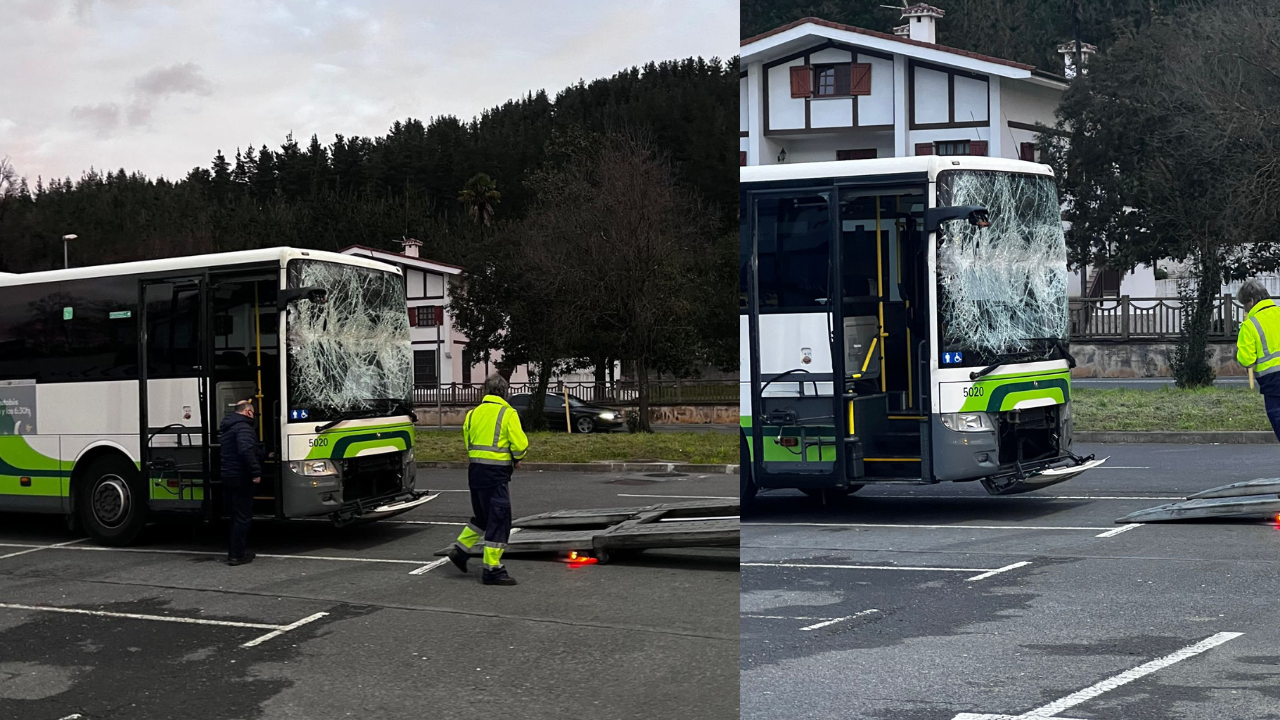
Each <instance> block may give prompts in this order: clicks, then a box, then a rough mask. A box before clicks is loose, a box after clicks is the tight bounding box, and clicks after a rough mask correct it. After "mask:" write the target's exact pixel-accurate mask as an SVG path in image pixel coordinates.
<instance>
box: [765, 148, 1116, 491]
mask: <svg viewBox="0 0 1280 720" xmlns="http://www.w3.org/2000/svg"><path fill="white" fill-rule="evenodd" d="M740 171H741V191H740V192H741V196H740V203H741V204H740V218H741V220H740V224H741V229H740V253H739V258H740V263H739V268H740V272H739V312H740V332H741V340H740V363H741V368H740V372H741V375H740V377H741V381H740V382H741V385H740V406H741V412H740V414H741V429H740V441H741V452H742V465H741V490H742V502H743V503H745V504H750V503H751V502H752V500H753V499H754V498H755V496H756V493H757V492H758V491H760V490H762V489H771V488H794V489H799V490H801V491H803V492H804V493H806V494H808V495H811V496H815V497H821V498H823V499H824V501H825V499H826V498H827V497H828V496H832V495H843V494H849V493H853V492H856V491H857V490H858V489H860V488H862V487H863V486H865V485H868V484H873V483H919V484H929V483H938V482H942V481H970V480H978V481H981V483H982V484H983V486H984V487H985V488H986V490H987V491H988V492H989V493H991V494H993V495H1004V494H1013V493H1020V492H1026V491H1029V490H1036V489H1039V488H1043V487H1046V486H1048V485H1052V484H1054V483H1057V482H1061V481H1063V480H1066V479H1068V478H1070V477H1073V476H1075V475H1077V474H1079V473H1081V472H1084V471H1085V470H1088V469H1090V468H1092V467H1096V466H1097V465H1098V464H1100V463H1101V462H1102V461H1100V460H1095V459H1094V458H1093V457H1092V456H1089V457H1080V456H1079V455H1076V454H1075V453H1073V452H1072V419H1071V377H1070V368H1071V367H1074V365H1075V360H1074V359H1073V358H1072V357H1071V354H1070V351H1069V346H1068V343H1067V331H1068V307H1067V250H1066V242H1065V239H1064V236H1063V230H1062V223H1061V213H1060V206H1059V202H1058V195H1057V190H1056V187H1055V184H1054V179H1053V174H1052V171H1051V170H1050V168H1049V167H1047V166H1045V165H1040V164H1036V163H1030V162H1024V161H1019V160H1005V159H1000V158H987V157H977V156H972V157H971V156H936V155H931V156H920V157H904V158H889V159H878V160H850V161H837V162H815V163H798V164H791V165H771V166H760V167H743V168H740Z"/></svg>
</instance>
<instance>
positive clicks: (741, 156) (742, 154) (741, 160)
mask: <svg viewBox="0 0 1280 720" xmlns="http://www.w3.org/2000/svg"><path fill="white" fill-rule="evenodd" d="M746 165H747V151H746V150H739V151H738V167H746Z"/></svg>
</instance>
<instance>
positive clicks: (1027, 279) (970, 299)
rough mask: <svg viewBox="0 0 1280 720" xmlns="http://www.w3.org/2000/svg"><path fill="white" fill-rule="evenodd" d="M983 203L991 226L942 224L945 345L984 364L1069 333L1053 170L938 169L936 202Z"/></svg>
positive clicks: (1044, 346)
mask: <svg viewBox="0 0 1280 720" xmlns="http://www.w3.org/2000/svg"><path fill="white" fill-rule="evenodd" d="M948 205H981V206H983V207H986V208H987V210H988V211H989V213H990V218H991V226H990V227H986V228H980V227H977V226H974V225H971V224H969V223H967V222H964V221H955V222H947V223H943V225H942V228H941V229H940V230H939V232H938V337H939V341H940V344H941V346H942V347H941V348H940V352H943V353H948V352H949V353H952V355H951V357H953V358H954V357H955V355H954V352H956V351H960V352H961V357H962V358H963V360H962V361H961V362H953V363H952V364H956V365H962V366H975V365H976V366H982V365H986V364H988V363H991V362H994V361H995V359H996V357H997V356H999V355H1002V354H1009V353H1027V357H1028V359H1044V358H1047V357H1050V356H1053V353H1054V351H1055V343H1054V338H1060V339H1063V340H1065V339H1066V337H1067V245H1066V239H1065V238H1064V236H1063V232H1062V222H1061V215H1060V206H1059V204H1058V192H1057V188H1056V187H1055V186H1054V183H1053V178H1051V177H1047V176H1043V175H1020V174H1013V173H1004V172H991V171H977V170H949V171H946V172H943V173H940V174H939V175H938V206H939V207H943V206H948Z"/></svg>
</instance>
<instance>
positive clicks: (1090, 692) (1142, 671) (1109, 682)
mask: <svg viewBox="0 0 1280 720" xmlns="http://www.w3.org/2000/svg"><path fill="white" fill-rule="evenodd" d="M1243 634H1244V633H1238V632H1220V633H1218V634H1217V635H1213V636H1212V637H1208V638H1205V639H1204V640H1201V641H1200V642H1198V643H1196V644H1194V645H1188V646H1187V647H1184V648H1182V649H1181V650H1178V651H1177V652H1173V653H1170V654H1168V655H1165V656H1164V657H1161V658H1156V659H1155V660H1152V661H1151V662H1148V663H1143V664H1142V665H1139V666H1138V667H1136V668H1132V669H1130V670H1126V671H1124V672H1122V673H1120V674H1119V675H1116V676H1114V677H1110V678H1107V679H1106V680H1103V681H1102V682H1100V683H1097V684H1095V685H1090V686H1089V687H1087V688H1085V689H1083V690H1080V691H1077V692H1074V693H1071V694H1070V695H1068V696H1066V697H1064V698H1060V699H1058V700H1054V701H1053V702H1051V703H1049V704H1047V705H1042V706H1040V707H1038V708H1036V709H1035V710H1031V711H1029V712H1025V713H1022V714H1021V715H999V714H982V713H960V714H959V715H956V716H955V717H954V718H953V719H952V720H1046V719H1047V718H1054V720H1065V719H1064V718H1058V717H1055V716H1056V715H1057V714H1058V713H1060V712H1062V711H1064V710H1067V709H1069V708H1072V707H1075V706H1076V705H1079V704H1080V703H1082V702H1085V701H1087V700H1092V699H1093V698H1095V697H1098V696H1099V695H1101V694H1103V693H1105V692H1109V691H1111V690H1115V689H1116V688H1118V687H1120V686H1121V685H1127V684H1128V683H1131V682H1133V681H1134V680H1137V679H1138V678H1141V677H1145V676H1147V675H1150V674H1151V673H1153V672H1155V671H1157V670H1161V669H1163V668H1167V667H1169V666H1170V665H1173V664H1174V663H1179V662H1182V661H1183V660H1186V659H1187V658H1191V657H1195V656H1196V655H1199V654H1200V653H1203V652H1205V651H1207V650H1212V649H1213V648H1215V647H1217V646H1219V645H1221V644H1223V643H1225V642H1229V641H1231V640H1235V639H1236V638H1238V637H1240V636H1241V635H1243Z"/></svg>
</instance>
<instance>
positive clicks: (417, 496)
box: [329, 490, 435, 526]
mask: <svg viewBox="0 0 1280 720" xmlns="http://www.w3.org/2000/svg"><path fill="white" fill-rule="evenodd" d="M434 498H435V495H433V494H431V493H430V492H429V491H425V490H422V491H420V490H408V491H406V492H403V493H398V494H395V495H388V496H384V497H380V498H368V499H366V500H356V501H353V502H349V503H347V504H345V505H343V506H342V508H341V509H340V510H338V511H337V512H335V513H333V514H332V515H330V516H329V517H330V519H332V520H333V524H334V525H337V526H342V525H350V524H351V523H355V522H368V521H371V520H381V519H383V518H389V517H394V516H396V515H399V514H401V513H406V512H409V511H410V510H412V509H414V508H416V507H418V506H419V505H422V504H424V503H427V502H429V501H431V500H432V499H434Z"/></svg>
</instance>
